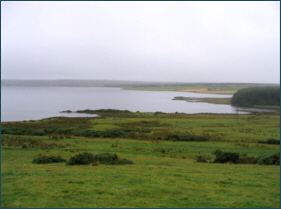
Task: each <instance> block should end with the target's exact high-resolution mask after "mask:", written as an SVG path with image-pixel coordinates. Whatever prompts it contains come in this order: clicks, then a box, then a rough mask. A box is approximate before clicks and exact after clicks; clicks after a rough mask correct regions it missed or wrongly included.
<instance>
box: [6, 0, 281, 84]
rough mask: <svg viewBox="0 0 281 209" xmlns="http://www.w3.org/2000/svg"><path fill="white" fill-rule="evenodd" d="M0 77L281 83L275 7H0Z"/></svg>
mask: <svg viewBox="0 0 281 209" xmlns="http://www.w3.org/2000/svg"><path fill="white" fill-rule="evenodd" d="M1 77H2V79H114V80H136V81H179V82H252V83H256V82H257V83H280V2H279V1H275V2H268V1H264V2H261V1H257V2H254V1H250V2H244V1H234V2H229V1H227V2H221V1H219V2H208V1H201V2H190V1H180V2H173V1H171V2H167V1H164V2H159V1H156V2H152V1H144V2H139V1H137V2H131V1H121V2H115V1H114V2H99V1H86V2H80V1H70V2H66V1H57V2H56V1H55V2H51V1H50V2H48V1H39V2H36V1H31V2H28V1H26V2H21V1H19V2H17V1H15V2H5V1H4V2H3V1H2V2H1Z"/></svg>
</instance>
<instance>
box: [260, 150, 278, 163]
mask: <svg viewBox="0 0 281 209" xmlns="http://www.w3.org/2000/svg"><path fill="white" fill-rule="evenodd" d="M257 164H260V165H280V152H278V153H275V154H273V155H269V156H260V157H258V158H257Z"/></svg>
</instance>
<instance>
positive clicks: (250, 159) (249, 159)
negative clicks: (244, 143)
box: [238, 154, 257, 164]
mask: <svg viewBox="0 0 281 209" xmlns="http://www.w3.org/2000/svg"><path fill="white" fill-rule="evenodd" d="M238 163H239V164H256V163H257V159H256V158H255V157H248V156H247V154H244V155H243V156H242V157H240V158H239V162H238Z"/></svg>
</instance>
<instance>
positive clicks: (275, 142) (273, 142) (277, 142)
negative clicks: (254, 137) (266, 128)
mask: <svg viewBox="0 0 281 209" xmlns="http://www.w3.org/2000/svg"><path fill="white" fill-rule="evenodd" d="M259 143H261V144H280V140H278V139H268V140H266V141H259Z"/></svg>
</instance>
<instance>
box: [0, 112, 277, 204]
mask: <svg viewBox="0 0 281 209" xmlns="http://www.w3.org/2000/svg"><path fill="white" fill-rule="evenodd" d="M99 113H100V115H101V117H99V118H50V119H44V120H40V121H34V122H33V121H30V122H29V121H27V122H15V123H2V130H6V131H7V132H6V133H5V134H2V136H1V139H2V140H1V168H2V169H1V177H2V178H1V203H2V207H26V208H27V207H42V208H44V207H47V208H52V207H91V208H94V207H105V208H120V207H122V208H127V207H145V208H146V207H160V208H165V207H170V208H179V207H181V208H183V207H185V208H189V207H190V208H210V207H230V208H234V207H238V208H253V207H254V208H260V207H263V208H265V207H266V208H276V207H279V206H280V166H276V165H259V164H234V163H224V164H221V163H212V162H213V161H214V159H215V155H214V154H213V153H214V151H215V150H217V149H220V150H223V151H228V152H236V153H239V154H240V155H241V156H242V155H243V154H244V155H245V154H247V156H249V157H259V156H263V155H266V156H268V155H272V154H274V153H277V152H278V151H279V150H280V145H276V144H275V145H274V144H266V141H267V140H268V139H271V138H273V139H277V140H279V138H280V116H279V114H276V113H267V114H266V113H255V114H250V115H239V116H238V117H237V115H232V114H226V115H217V114H194V115H188V114H161V113H159V112H158V113H131V112H126V111H124V112H99ZM27 130H29V131H30V130H33V131H31V132H29V135H26V134H23V133H25V132H26V131H27ZM39 130H41V131H39ZM43 130H44V131H43ZM70 130H71V131H70ZM75 130H76V131H75ZM77 130H79V131H77ZM9 131H10V132H9ZM12 131H13V132H12ZM16 131H21V134H23V135H14V134H16V133H17V132H16ZM18 133H19V132H18ZM38 133H40V136H38V135H36V134H38ZM86 133H87V134H88V136H86V135H85V134H86ZM96 133H99V134H100V135H96V136H95V137H94V136H92V135H91V134H96ZM104 133H107V134H108V133H111V134H112V136H111V137H104V135H103V134H104ZM118 134H119V135H118ZM175 135H176V136H192V137H193V138H192V139H194V141H177V140H172V141H170V140H168V139H170V138H169V137H168V136H175ZM200 137H201V138H200ZM202 137H204V139H206V140H205V141H200V140H199V139H202ZM174 139H175V138H174ZM261 142H264V143H261ZM23 145H25V146H23ZM83 152H90V153H93V154H98V153H104V152H106V153H112V154H113V153H116V154H118V156H120V157H121V158H126V159H129V160H131V161H132V162H133V163H134V164H128V165H104V164H97V165H91V164H90V165H79V166H78V165H73V166H70V165H66V163H65V162H62V163H53V164H33V163H32V160H33V159H34V158H36V157H38V156H42V155H46V156H51V155H53V156H58V155H59V156H61V157H62V158H64V159H66V160H69V159H70V158H71V157H72V156H75V155H76V154H79V153H83ZM198 156H201V157H204V158H205V159H206V160H207V163H199V162H197V159H198Z"/></svg>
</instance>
